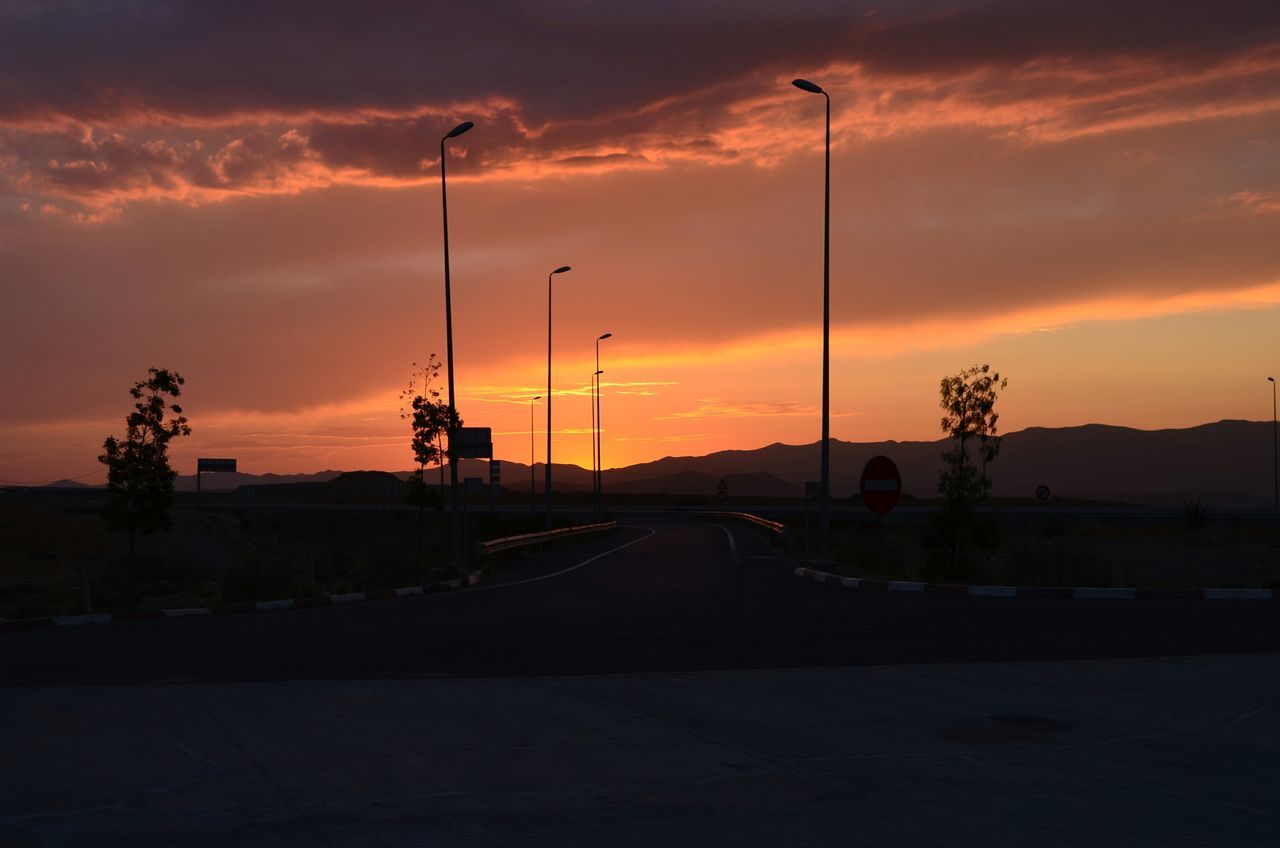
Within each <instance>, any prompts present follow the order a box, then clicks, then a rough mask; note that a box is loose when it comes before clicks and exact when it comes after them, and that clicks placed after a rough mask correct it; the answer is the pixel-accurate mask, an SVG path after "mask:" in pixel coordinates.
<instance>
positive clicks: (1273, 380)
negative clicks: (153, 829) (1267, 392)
mask: <svg viewBox="0 0 1280 848" xmlns="http://www.w3.org/2000/svg"><path fill="white" fill-rule="evenodd" d="M1275 381H1276V378H1275V377H1268V378H1267V382H1268V383H1274V382H1275Z"/></svg>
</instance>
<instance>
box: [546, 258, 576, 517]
mask: <svg viewBox="0 0 1280 848" xmlns="http://www.w3.org/2000/svg"><path fill="white" fill-rule="evenodd" d="M572 270H573V269H572V268H570V267H569V266H568V265H561V266H560V267H559V268H557V269H555V270H554V271H552V272H551V273H550V274H547V477H546V488H547V491H546V496H547V517H546V525H547V529H548V530H550V529H551V278H552V277H554V276H555V275H556V274H563V273H565V272H566V271H572Z"/></svg>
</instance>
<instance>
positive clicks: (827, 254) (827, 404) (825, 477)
mask: <svg viewBox="0 0 1280 848" xmlns="http://www.w3.org/2000/svg"><path fill="white" fill-rule="evenodd" d="M791 84H792V85H794V86H795V87H796V88H798V89H800V90H801V91H807V92H809V93H810V94H821V95H822V96H823V97H825V98H826V100H827V147H826V150H827V155H826V175H825V178H824V182H823V197H824V201H823V210H822V483H821V487H822V490H821V492H819V494H818V509H819V511H820V518H819V520H818V521H819V523H818V538H819V543H818V550H819V552H820V556H821V558H822V559H830V558H831V95H829V94H827V93H826V92H825V91H823V90H822V87H821V86H818V85H814V84H813V83H811V82H809V81H808V80H803V79H798V80H793V81H792V83H791Z"/></svg>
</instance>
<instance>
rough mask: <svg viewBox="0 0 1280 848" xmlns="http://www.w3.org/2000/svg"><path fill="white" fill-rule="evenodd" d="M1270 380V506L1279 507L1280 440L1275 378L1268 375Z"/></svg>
mask: <svg viewBox="0 0 1280 848" xmlns="http://www.w3.org/2000/svg"><path fill="white" fill-rule="evenodd" d="M1267 380H1269V381H1270V382H1271V475H1272V476H1271V479H1272V484H1271V485H1272V487H1273V488H1272V494H1271V498H1272V500H1271V506H1272V507H1273V508H1275V509H1280V442H1278V441H1276V378H1275V377H1268V378H1267Z"/></svg>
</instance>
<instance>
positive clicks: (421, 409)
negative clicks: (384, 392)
mask: <svg viewBox="0 0 1280 848" xmlns="http://www.w3.org/2000/svg"><path fill="white" fill-rule="evenodd" d="M440 365H441V363H440V361H439V360H438V359H436V355H435V354H434V353H433V354H431V356H430V357H429V358H428V359H427V363H426V364H425V365H422V366H419V365H418V363H416V362H415V363H413V367H414V368H415V369H416V370H415V371H414V372H413V376H412V377H410V378H409V387H408V388H406V389H405V390H404V391H402V392H401V393H400V402H401V406H400V418H401V419H403V420H405V421H408V422H409V426H410V428H411V429H412V431H413V438H412V439H411V440H410V442H409V447H410V448H411V449H412V451H413V458H414V461H415V462H417V463H418V470H417V471H416V472H414V474H413V476H412V477H410V479H409V496H410V500H411V501H412V502H413V503H417V504H419V505H420V506H421V505H423V504H424V503H426V502H427V501H428V500H429V499H430V497H429V495H428V494H427V492H429V491H430V489H429V488H428V487H427V485H426V481H425V480H424V479H423V474H424V472H425V470H426V467H427V466H428V465H443V463H444V461H445V460H446V459H447V458H448V457H447V456H446V455H445V453H444V449H443V445H444V436H445V435H447V434H448V433H449V431H450V430H451V429H455V430H456V429H457V428H458V427H461V426H462V419H461V418H458V417H457V416H456V415H455V416H453V421H452V422H450V415H449V404H448V402H447V401H444V400H441V399H440V390H439V389H434V388H432V387H431V383H432V382H433V381H434V380H435V378H436V376H437V375H438V374H439V372H440Z"/></svg>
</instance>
